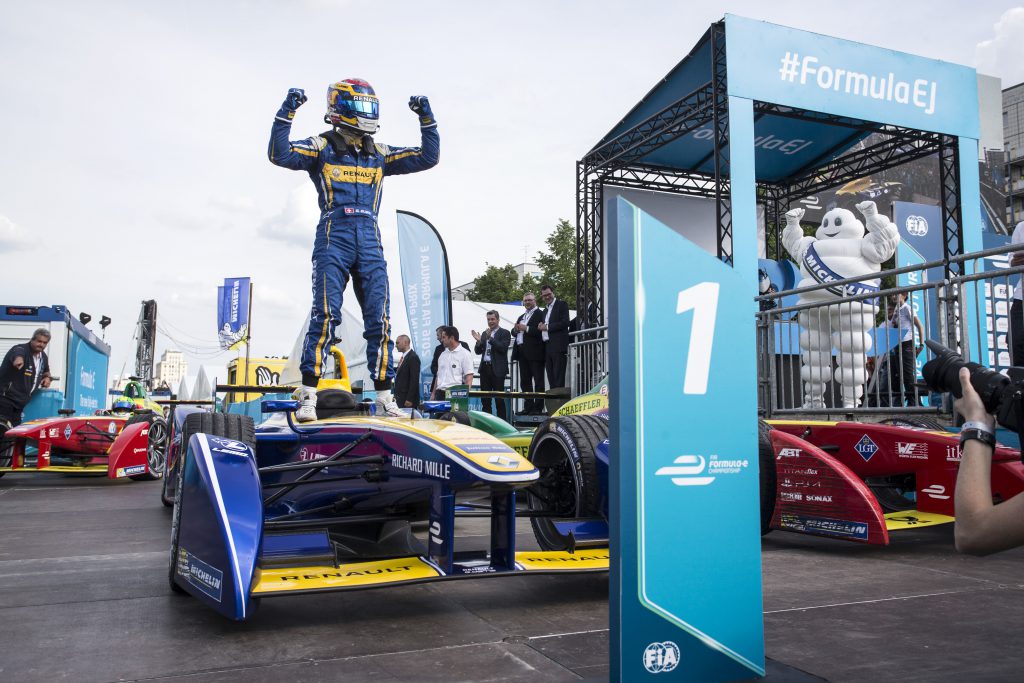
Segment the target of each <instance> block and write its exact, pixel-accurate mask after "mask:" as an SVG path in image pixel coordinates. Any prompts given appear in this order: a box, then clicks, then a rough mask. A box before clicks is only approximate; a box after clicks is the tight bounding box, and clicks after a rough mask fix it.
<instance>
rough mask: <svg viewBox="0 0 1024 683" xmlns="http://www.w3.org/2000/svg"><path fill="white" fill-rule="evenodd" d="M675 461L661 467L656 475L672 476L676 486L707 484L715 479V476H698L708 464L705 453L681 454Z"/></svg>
mask: <svg viewBox="0 0 1024 683" xmlns="http://www.w3.org/2000/svg"><path fill="white" fill-rule="evenodd" d="M673 463H674V464H673V465H669V466H668V467H661V468H659V469H658V471H657V472H655V473H654V474H655V476H662V477H672V483H673V484H675V485H676V486H707V485H708V484H710V483H711V482H713V481H714V480H715V478H714V477H700V476H697V475H699V474H701V473H702V472H703V471H704V467H705V466H706V462H705V461H704V456H703V455H680V456H679V457H678V458H676V459H675V460H674V461H673Z"/></svg>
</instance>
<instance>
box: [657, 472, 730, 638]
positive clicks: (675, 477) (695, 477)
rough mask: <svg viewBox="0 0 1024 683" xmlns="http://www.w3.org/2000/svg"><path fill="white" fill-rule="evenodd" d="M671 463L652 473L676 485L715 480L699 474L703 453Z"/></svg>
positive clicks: (708, 482)
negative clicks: (669, 479) (668, 478)
mask: <svg viewBox="0 0 1024 683" xmlns="http://www.w3.org/2000/svg"><path fill="white" fill-rule="evenodd" d="M673 463H674V464H672V465H669V466H668V467H661V468H659V469H658V471H657V472H655V473H654V474H655V475H656V476H659V477H672V483H673V484H675V485H676V486H707V485H708V484H710V483H711V482H713V481H714V480H715V478H714V477H702V476H699V475H701V474H702V473H703V472H704V468H705V467H706V466H707V463H706V461H705V460H704V456H703V455H680V456H679V457H678V458H676V459H675V460H674V461H673ZM655 644H657V643H655ZM648 649H650V648H648Z"/></svg>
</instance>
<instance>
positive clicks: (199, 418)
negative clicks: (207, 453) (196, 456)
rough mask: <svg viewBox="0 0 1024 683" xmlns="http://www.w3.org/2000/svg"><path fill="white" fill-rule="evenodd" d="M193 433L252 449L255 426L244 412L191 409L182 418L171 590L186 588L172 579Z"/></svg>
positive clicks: (171, 560) (175, 496) (173, 517)
mask: <svg viewBox="0 0 1024 683" xmlns="http://www.w3.org/2000/svg"><path fill="white" fill-rule="evenodd" d="M193 434H209V435H210V436H219V437H222V438H225V439H232V440H233V441H241V442H242V443H244V444H245V445H247V446H249V447H250V448H252V449H253V451H255V449H256V426H255V425H254V424H253V421H252V418H251V417H248V416H247V415H227V414H224V413H192V414H191V415H189V416H187V417H186V418H185V422H184V424H183V425H182V429H181V453H180V454H179V456H178V458H179V460H180V461H181V462H179V463H178V467H177V468H176V469H177V473H176V474H177V476H176V477H175V479H176V480H177V481H176V483H175V488H174V512H173V514H172V515H171V557H170V566H169V567H168V570H167V580H168V581H169V583H170V584H171V590H172V591H174V592H175V593H184V592H185V589H183V588H182V587H181V586H179V585H178V584H177V583H175V582H174V574H175V569H176V567H177V563H178V549H179V543H178V536H179V533H180V526H181V493H182V489H183V488H184V486H183V484H182V482H184V480H185V468H186V467H187V466H188V462H189V458H188V442H189V440H190V439H191V438H192V435H193Z"/></svg>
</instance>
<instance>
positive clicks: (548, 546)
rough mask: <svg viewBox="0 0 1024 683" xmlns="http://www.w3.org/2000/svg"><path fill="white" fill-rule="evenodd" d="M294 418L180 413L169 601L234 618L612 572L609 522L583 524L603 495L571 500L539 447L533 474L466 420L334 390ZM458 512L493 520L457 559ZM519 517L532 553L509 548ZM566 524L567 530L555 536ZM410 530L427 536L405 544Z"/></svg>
mask: <svg viewBox="0 0 1024 683" xmlns="http://www.w3.org/2000/svg"><path fill="white" fill-rule="evenodd" d="M296 407H297V403H296V402H295V401H265V402H264V403H263V410H264V412H265V413H267V414H269V415H270V417H269V418H268V419H267V420H266V421H264V422H263V423H262V424H260V425H259V426H258V427H254V426H253V423H252V421H251V419H249V418H247V417H244V416H240V415H225V414H220V413H209V412H203V411H199V410H196V409H189V408H179V409H178V411H176V413H175V418H174V419H175V422H176V425H175V432H176V440H179V439H180V441H179V443H180V449H181V453H182V455H180V456H179V457H178V461H179V462H178V465H177V466H176V467H174V469H173V474H174V476H175V477H176V482H175V484H176V485H174V486H173V495H174V512H173V520H172V532H171V536H172V541H171V558H170V567H169V579H170V583H171V587H172V589H174V590H176V591H179V592H181V591H184V592H187V593H190V594H191V595H193V596H195V597H196V598H198V599H199V600H201V601H203V602H204V603H206V604H207V605H209V606H210V607H212V608H213V609H215V610H217V611H218V612H220V613H221V614H223V615H224V616H226V617H229V618H231V619H237V620H242V619H245V618H247V617H248V616H249V615H250V614H251V613H252V611H253V609H254V607H255V605H256V604H257V603H258V601H259V599H261V598H263V597H271V596H280V595H291V594H296V593H315V592H322V591H337V590H350V589H362V588H370V587H375V586H386V585H395V584H405V583H416V582H425V581H439V580H446V579H456V578H468V577H482V576H499V575H511V574H520V573H525V574H531V573H545V572H586V571H607V569H608V547H607V533H606V528H607V527H606V524H604V522H603V520H593V519H587V515H586V514H582V513H583V511H584V510H591V511H593V512H595V513H596V512H599V511H600V508H601V507H602V505H604V511H605V513H606V511H607V507H606V498H607V496H606V495H605V496H604V497H603V498H604V501H602V494H601V493H600V491H599V490H588V491H581V490H580V489H579V487H578V486H577V484H576V482H577V481H578V477H577V476H576V474H575V472H576V464H575V463H574V462H573V461H572V460H570V459H567V458H565V457H564V456H563V455H561V452H560V451H557V449H551V453H548V452H547V451H546V450H545V448H544V446H543V439H541V440H540V441H539V443H540V444H541V445H540V446H539V447H538V451H537V453H536V455H535V460H534V461H532V462H531V461H530V460H529V459H527V458H526V457H523V455H521V454H519V453H517V452H516V450H515V449H514V448H512V447H510V446H508V445H506V444H505V443H503V442H502V441H501V440H499V439H498V438H496V437H494V436H492V435H490V434H487V433H485V432H482V431H480V430H478V429H474V428H472V427H470V426H467V425H464V424H459V423H457V422H451V421H447V420H440V419H432V418H429V417H427V418H378V417H374V416H372V415H369V414H368V412H367V410H366V407H365V406H364V405H362V404H358V403H356V402H355V399H354V397H353V396H352V395H351V394H349V393H348V392H345V391H343V390H338V389H334V390H326V391H321V392H320V396H319V401H318V418H319V419H318V420H316V421H314V422H309V423H305V424H301V425H299V424H296V423H295V422H294V421H293V418H292V413H293V412H294V410H295V409H296ZM586 421H587V423H588V424H589V423H590V422H591V421H593V422H594V423H595V424H594V425H592V427H593V429H594V430H595V431H594V433H593V434H591V435H590V436H592V437H594V438H597V437H598V436H600V434H599V432H600V430H601V429H603V430H604V433H605V434H606V433H607V428H606V427H603V426H602V425H604V424H606V423H604V421H603V420H601V419H600V418H597V417H586ZM598 423H600V424H598ZM601 440H602V441H603V437H602V438H601ZM556 451H557V452H556ZM590 462H593V460H591V461H590ZM605 462H606V460H605ZM594 466H595V467H596V464H595V465H594ZM594 474H595V476H596V472H595V473H594ZM604 479H605V480H607V478H606V477H604ZM460 515H468V516H474V517H480V516H487V517H489V518H490V541H489V544H488V547H487V548H486V549H482V550H468V549H464V548H460V547H459V545H460V544H459V543H458V539H457V538H456V534H455V522H456V518H457V517H458V516H460ZM517 516H528V517H531V518H532V519H533V520H534V521H535V522H537V523H538V524H535V529H539V530H538V532H537V537H538V541H539V543H540V545H541V547H542V548H543V550H539V551H521V550H517V548H516V518H517ZM565 517H568V518H571V519H570V521H569V522H568V523H569V524H571V525H572V526H571V528H566V527H558V526H556V524H557V522H556V521H553V520H557V519H558V518H565ZM417 522H425V523H426V532H425V536H424V535H423V534H420V535H417V534H416V533H413V530H412V524H413V523H417ZM541 522H544V523H541ZM588 524H590V525H596V526H597V528H599V530H600V533H594V529H591V528H588Z"/></svg>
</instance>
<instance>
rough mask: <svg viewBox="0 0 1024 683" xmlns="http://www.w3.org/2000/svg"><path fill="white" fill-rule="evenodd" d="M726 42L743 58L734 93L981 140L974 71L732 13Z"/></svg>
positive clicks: (735, 71) (733, 65) (734, 68)
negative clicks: (979, 137) (735, 48)
mask: <svg viewBox="0 0 1024 683" xmlns="http://www.w3.org/2000/svg"><path fill="white" fill-rule="evenodd" d="M725 37H726V45H727V46H728V47H730V48H731V47H732V46H739V47H740V53H741V54H742V59H729V94H730V95H738V96H740V97H747V98H750V99H753V100H761V101H763V102H774V103H776V104H782V105H785V106H787V107H799V108H801V109H808V110H810V111H819V112H828V113H829V114H838V115H840V116H849V117H852V118H855V119H863V120H865V121H883V122H885V123H890V124H895V125H899V126H904V127H906V128H914V129H917V130H929V131H935V132H940V133H949V134H951V135H957V136H960V137H968V138H973V139H977V138H978V134H979V129H980V124H979V120H978V80H977V75H976V74H975V71H974V69H971V68H969V67H966V66H960V65H958V64H950V63H949V62H940V61H938V60H935V59H926V58H924V57H918V56H916V55H911V54H907V53H905V52H896V51H895V50H887V49H883V48H880V47H872V46H869V45H864V44H863V43H856V42H853V41H851V40H842V39H840V38H832V37H830V36H823V35H820V34H817V33H811V32H809V31H800V30H797V29H793V28H788V27H786V26H778V25H776V24H769V23H767V22H763V21H754V20H752V19H746V18H744V17H738V16H736V15H734V14H727V15H726V17H725ZM732 54H733V53H732V51H731V50H730V51H729V55H730V56H731V55H732ZM976 159H977V155H976V154H975V156H974V157H972V163H975V165H977V164H976V161H975V160H976Z"/></svg>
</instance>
